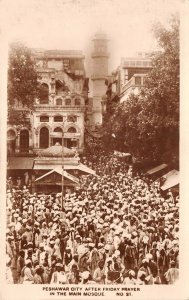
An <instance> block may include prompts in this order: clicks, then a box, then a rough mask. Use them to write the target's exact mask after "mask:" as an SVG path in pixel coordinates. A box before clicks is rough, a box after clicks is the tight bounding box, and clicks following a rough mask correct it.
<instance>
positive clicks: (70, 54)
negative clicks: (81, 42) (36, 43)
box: [31, 48, 84, 58]
mask: <svg viewBox="0 0 189 300" xmlns="http://www.w3.org/2000/svg"><path fill="white" fill-rule="evenodd" d="M31 51H32V54H33V55H34V56H37V57H44V58H53V57H56V58H64V57H66V58H84V55H83V52H82V51H81V50H53V49H52V50H45V49H41V48H32V49H31Z"/></svg>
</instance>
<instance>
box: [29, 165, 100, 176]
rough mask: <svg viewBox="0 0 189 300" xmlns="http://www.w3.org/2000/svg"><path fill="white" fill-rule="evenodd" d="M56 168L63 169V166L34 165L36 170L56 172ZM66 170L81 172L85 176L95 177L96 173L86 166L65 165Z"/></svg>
mask: <svg viewBox="0 0 189 300" xmlns="http://www.w3.org/2000/svg"><path fill="white" fill-rule="evenodd" d="M56 167H59V168H62V165H61V164H58V165H52V164H49V165H48V164H34V170H54V169H56ZM64 170H79V171H81V172H83V173H85V174H91V175H95V174H96V172H95V171H93V170H92V169H90V168H89V167H87V166H85V165H84V164H81V163H80V164H78V165H64Z"/></svg>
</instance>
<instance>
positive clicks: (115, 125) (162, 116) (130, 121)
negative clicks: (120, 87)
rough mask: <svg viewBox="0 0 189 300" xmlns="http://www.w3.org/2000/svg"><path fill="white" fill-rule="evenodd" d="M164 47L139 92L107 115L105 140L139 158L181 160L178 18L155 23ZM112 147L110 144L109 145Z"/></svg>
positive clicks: (159, 40) (155, 31) (156, 57)
mask: <svg viewBox="0 0 189 300" xmlns="http://www.w3.org/2000/svg"><path fill="white" fill-rule="evenodd" d="M154 33H155V37H156V39H157V41H158V43H159V45H160V47H161V51H159V52H158V53H156V54H155V55H154V56H153V57H152V66H153V67H152V70H151V72H150V73H149V74H148V78H147V79H146V82H145V87H144V88H143V89H142V90H141V92H140V94H139V95H138V96H135V95H131V96H130V97H129V99H128V100H127V101H126V102H125V103H123V104H120V103H119V104H117V106H116V108H114V112H113V114H112V115H110V114H109V115H108V114H107V115H106V122H107V120H108V119H109V121H108V122H107V124H105V127H106V129H105V131H106V134H105V137H104V141H105V144H106V147H107V143H106V142H107V140H108V137H109V142H110V143H112V138H110V137H111V135H112V133H114V135H115V138H114V141H113V144H112V145H113V148H114V149H116V150H120V149H122V150H124V151H128V152H131V153H132V154H133V155H134V156H136V157H137V158H139V159H150V160H156V161H167V162H169V163H171V162H174V163H176V162H178V148H179V19H178V18H177V17H174V18H172V20H171V21H170V27H169V28H164V27H163V26H161V25H160V24H156V26H155V27H154ZM108 147H109V146H108Z"/></svg>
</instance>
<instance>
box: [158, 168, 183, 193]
mask: <svg viewBox="0 0 189 300" xmlns="http://www.w3.org/2000/svg"><path fill="white" fill-rule="evenodd" d="M163 178H166V181H165V182H164V184H163V185H162V187H161V189H162V190H163V191H166V190H167V189H170V188H172V187H174V186H176V185H178V184H179V171H177V170H172V171H170V172H168V173H167V174H165V175H164V176H163Z"/></svg>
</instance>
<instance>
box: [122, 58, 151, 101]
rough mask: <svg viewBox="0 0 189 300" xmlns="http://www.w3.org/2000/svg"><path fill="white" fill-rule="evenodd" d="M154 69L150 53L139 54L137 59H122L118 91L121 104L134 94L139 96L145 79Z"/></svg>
mask: <svg viewBox="0 0 189 300" xmlns="http://www.w3.org/2000/svg"><path fill="white" fill-rule="evenodd" d="M151 68H152V60H151V54H150V53H143V52H141V53H137V56H136V57H131V58H122V59H121V65H120V67H119V71H118V73H119V75H118V76H119V80H118V84H119V86H118V91H119V97H120V102H124V101H126V100H127V99H128V97H129V95H130V94H131V93H133V94H134V95H137V94H138V93H139V91H140V89H141V87H142V86H144V84H145V78H146V76H147V74H148V72H149V71H150V70H151Z"/></svg>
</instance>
